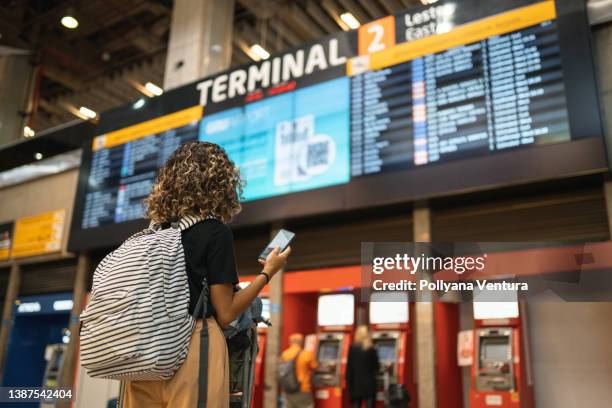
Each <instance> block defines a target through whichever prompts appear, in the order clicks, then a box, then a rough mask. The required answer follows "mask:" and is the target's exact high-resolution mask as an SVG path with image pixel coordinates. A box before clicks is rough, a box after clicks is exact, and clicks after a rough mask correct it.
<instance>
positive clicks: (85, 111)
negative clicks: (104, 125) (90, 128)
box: [79, 106, 97, 119]
mask: <svg viewBox="0 0 612 408" xmlns="http://www.w3.org/2000/svg"><path fill="white" fill-rule="evenodd" d="M79 112H81V115H83V116H85V117H87V118H89V119H93V118H95V117H96V116H97V113H96V112H94V111H92V110H91V109H89V108H86V107H85V106H81V107H80V108H79Z"/></svg>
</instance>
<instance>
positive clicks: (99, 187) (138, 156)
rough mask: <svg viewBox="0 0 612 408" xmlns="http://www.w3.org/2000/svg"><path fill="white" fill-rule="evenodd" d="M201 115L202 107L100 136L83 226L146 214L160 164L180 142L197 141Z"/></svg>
mask: <svg viewBox="0 0 612 408" xmlns="http://www.w3.org/2000/svg"><path fill="white" fill-rule="evenodd" d="M201 116H202V108H201V107H199V106H198V107H195V108H190V109H186V110H183V111H179V112H176V113H173V114H170V115H166V116H162V117H159V118H156V119H153V120H151V121H148V122H143V123H140V124H137V125H134V126H130V127H127V128H124V129H120V130H117V131H115V132H110V133H108V134H105V135H100V136H96V137H95V138H94V140H93V145H92V151H93V153H92V159H91V170H90V173H89V178H88V180H87V193H86V195H85V204H84V208H83V221H82V228H84V229H85V228H92V227H99V226H102V225H108V224H114V223H120V222H124V221H129V220H134V219H138V218H142V217H143V205H142V201H143V199H144V198H146V197H147V196H148V195H149V193H150V192H151V186H152V185H153V183H154V181H155V177H156V176H157V171H158V169H159V168H160V167H161V166H162V165H163V164H164V162H165V161H166V159H167V158H168V157H169V156H170V154H172V152H173V151H174V150H176V148H177V147H179V146H180V145H182V144H183V143H185V142H187V141H191V140H197V138H198V122H199V119H200V118H201Z"/></svg>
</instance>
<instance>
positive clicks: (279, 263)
mask: <svg viewBox="0 0 612 408" xmlns="http://www.w3.org/2000/svg"><path fill="white" fill-rule="evenodd" d="M290 253H291V247H290V246H288V247H287V248H285V250H284V251H283V252H280V247H276V248H274V249H273V250H272V252H270V253H269V254H268V256H267V257H266V260H265V261H262V260H261V259H259V263H260V264H262V265H263V271H264V272H265V273H267V274H268V275H269V276H270V279H272V277H273V276H274V275H276V273H277V272H278V271H280V270H281V269H283V267H284V266H285V264H286V263H287V258H288V257H289V254H290Z"/></svg>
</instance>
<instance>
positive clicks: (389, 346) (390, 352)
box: [376, 340, 397, 363]
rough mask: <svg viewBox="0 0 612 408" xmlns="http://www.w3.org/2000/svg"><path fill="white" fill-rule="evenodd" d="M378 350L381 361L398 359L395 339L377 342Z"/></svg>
mask: <svg viewBox="0 0 612 408" xmlns="http://www.w3.org/2000/svg"><path fill="white" fill-rule="evenodd" d="M376 351H377V352H378V359H379V360H380V362H381V363H394V362H395V361H396V360H397V353H396V352H395V341H394V340H389V341H380V342H377V343H376Z"/></svg>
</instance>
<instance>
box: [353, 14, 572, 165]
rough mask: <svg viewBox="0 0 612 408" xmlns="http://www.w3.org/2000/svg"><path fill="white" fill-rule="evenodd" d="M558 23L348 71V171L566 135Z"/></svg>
mask: <svg viewBox="0 0 612 408" xmlns="http://www.w3.org/2000/svg"><path fill="white" fill-rule="evenodd" d="M565 98H566V97H565V89H564V84H563V72H562V66H561V55H560V47H559V40H558V32H557V28H556V23H555V22H554V21H551V20H545V21H543V22H541V23H539V24H536V25H533V26H530V27H527V28H524V29H522V30H518V31H513V32H509V33H506V34H503V35H495V36H492V37H487V38H483V39H482V40H480V41H477V42H473V43H470V44H465V45H460V46H457V47H453V48H451V49H448V50H445V51H443V52H439V53H432V54H426V55H423V56H420V57H418V58H415V59H412V60H410V61H408V62H405V63H400V64H397V65H392V66H389V67H385V68H383V69H379V70H374V71H366V72H364V73H361V74H358V75H355V76H353V77H352V78H351V102H352V104H351V175H352V176H361V175H366V174H372V173H379V172H384V171H389V170H393V169H407V168H410V167H414V166H423V165H427V164H432V163H437V162H443V161H447V160H453V159H465V158H469V157H474V156H483V155H488V154H491V153H495V152H498V151H505V150H508V149H513V148H518V147H523V146H529V145H534V144H535V145H542V144H547V143H556V142H563V141H569V140H570V139H571V137H570V130H569V119H568V112H567V107H566V99H565Z"/></svg>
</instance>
